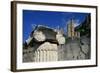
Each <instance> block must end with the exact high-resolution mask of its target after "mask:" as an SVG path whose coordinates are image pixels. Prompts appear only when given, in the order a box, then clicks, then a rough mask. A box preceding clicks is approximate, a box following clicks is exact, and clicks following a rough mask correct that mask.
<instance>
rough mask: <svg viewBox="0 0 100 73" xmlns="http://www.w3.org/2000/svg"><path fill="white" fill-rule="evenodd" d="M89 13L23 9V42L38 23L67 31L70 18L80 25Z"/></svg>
mask: <svg viewBox="0 0 100 73" xmlns="http://www.w3.org/2000/svg"><path fill="white" fill-rule="evenodd" d="M87 15H88V13H75V12H53V11H34V10H23V42H25V40H27V38H28V37H29V35H30V33H31V31H32V30H33V28H34V26H36V25H45V26H48V27H51V28H54V29H55V28H57V27H59V28H62V29H64V32H66V30H67V26H66V25H67V22H68V20H70V19H74V20H75V24H76V25H79V24H80V23H82V22H83V21H84V20H85V17H86V16H87Z"/></svg>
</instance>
